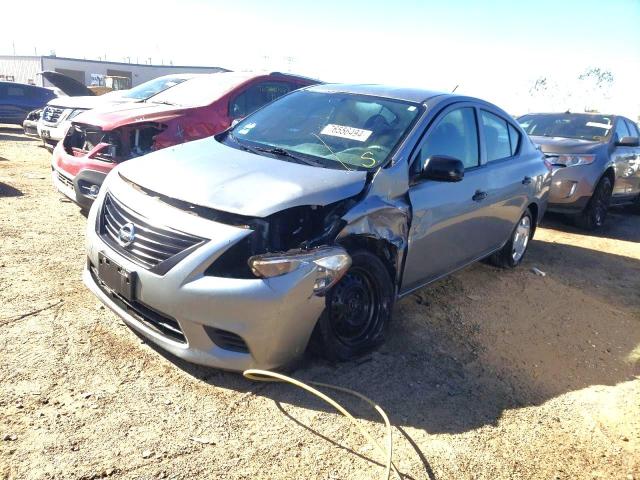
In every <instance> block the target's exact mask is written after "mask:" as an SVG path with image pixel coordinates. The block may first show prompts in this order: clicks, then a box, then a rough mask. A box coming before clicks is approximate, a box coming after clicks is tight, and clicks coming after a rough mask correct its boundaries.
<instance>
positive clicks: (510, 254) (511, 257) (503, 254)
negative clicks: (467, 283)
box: [489, 208, 533, 268]
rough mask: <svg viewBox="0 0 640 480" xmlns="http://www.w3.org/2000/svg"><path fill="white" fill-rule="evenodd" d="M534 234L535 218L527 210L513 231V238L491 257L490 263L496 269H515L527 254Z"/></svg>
mask: <svg viewBox="0 0 640 480" xmlns="http://www.w3.org/2000/svg"><path fill="white" fill-rule="evenodd" d="M532 234H533V216H532V215H531V211H530V210H529V209H528V208H527V209H526V210H525V211H524V213H523V214H522V217H520V220H519V221H518V224H517V225H516V228H514V229H513V233H512V234H511V238H510V239H509V241H508V242H507V243H506V244H505V246H504V247H502V248H501V249H500V250H499V251H497V252H496V253H494V254H493V255H491V256H490V257H489V261H490V262H491V263H492V264H494V265H495V266H496V267H501V268H514V267H517V266H518V265H519V264H520V262H522V259H523V258H524V254H525V253H527V247H528V246H529V241H530V240H531V236H532Z"/></svg>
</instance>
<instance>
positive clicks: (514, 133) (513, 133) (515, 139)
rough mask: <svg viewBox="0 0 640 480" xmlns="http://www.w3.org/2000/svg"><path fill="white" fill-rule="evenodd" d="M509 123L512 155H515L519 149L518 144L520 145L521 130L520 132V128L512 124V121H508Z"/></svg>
mask: <svg viewBox="0 0 640 480" xmlns="http://www.w3.org/2000/svg"><path fill="white" fill-rule="evenodd" d="M507 125H508V126H509V142H510V143H511V156H514V155H515V154H516V152H517V151H518V145H520V132H518V129H517V128H516V127H514V126H513V125H511V124H510V123H508V124H507Z"/></svg>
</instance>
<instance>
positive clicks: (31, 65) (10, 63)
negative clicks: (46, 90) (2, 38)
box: [0, 55, 42, 86]
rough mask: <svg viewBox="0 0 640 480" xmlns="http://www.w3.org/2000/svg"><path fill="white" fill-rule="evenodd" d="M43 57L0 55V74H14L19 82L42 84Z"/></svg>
mask: <svg viewBox="0 0 640 480" xmlns="http://www.w3.org/2000/svg"><path fill="white" fill-rule="evenodd" d="M40 59H41V57H21V56H15V57H14V56H13V55H0V76H2V75H4V76H13V77H14V79H15V81H16V82H18V83H32V84H34V85H39V86H42V77H41V76H40V75H37V73H38V72H41V71H42V64H41V60H40Z"/></svg>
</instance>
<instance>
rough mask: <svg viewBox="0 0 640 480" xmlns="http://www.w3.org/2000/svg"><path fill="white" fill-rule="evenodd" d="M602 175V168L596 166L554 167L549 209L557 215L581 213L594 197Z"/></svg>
mask: <svg viewBox="0 0 640 480" xmlns="http://www.w3.org/2000/svg"><path fill="white" fill-rule="evenodd" d="M600 174H601V172H600V168H599V167H598V166H597V165H595V164H591V165H580V166H576V167H554V169H553V171H552V173H551V189H550V191H549V204H548V208H547V209H548V210H549V211H550V212H556V213H579V212H581V211H582V210H584V208H585V207H586V206H587V203H588V202H589V199H590V198H591V195H593V191H594V189H595V186H596V184H597V183H598V180H599V179H600Z"/></svg>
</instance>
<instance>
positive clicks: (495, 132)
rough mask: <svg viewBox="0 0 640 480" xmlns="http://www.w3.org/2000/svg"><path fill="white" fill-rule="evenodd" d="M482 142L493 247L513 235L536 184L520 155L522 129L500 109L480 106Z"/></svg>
mask: <svg viewBox="0 0 640 480" xmlns="http://www.w3.org/2000/svg"><path fill="white" fill-rule="evenodd" d="M480 132H481V135H480V143H481V146H482V149H483V150H484V158H485V160H486V171H487V172H486V176H487V198H486V199H485V214H486V215H485V225H484V229H485V230H486V236H487V238H488V241H489V247H488V248H490V249H492V250H496V249H498V248H499V247H501V246H502V245H504V244H505V243H506V241H507V240H508V239H509V237H510V235H511V233H512V231H513V229H514V227H515V225H516V223H517V222H518V220H520V215H521V214H522V211H523V210H524V208H525V206H526V202H527V201H528V198H529V191H530V190H532V188H533V182H534V178H533V176H534V174H532V173H531V171H532V168H531V165H530V164H528V163H527V162H524V161H523V160H522V159H521V158H520V157H519V156H518V149H519V146H520V142H521V134H520V131H519V130H518V129H517V128H516V127H515V126H514V125H513V124H512V122H511V121H510V120H507V119H506V118H505V117H504V116H502V115H501V114H500V113H499V112H493V111H489V110H486V109H480Z"/></svg>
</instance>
